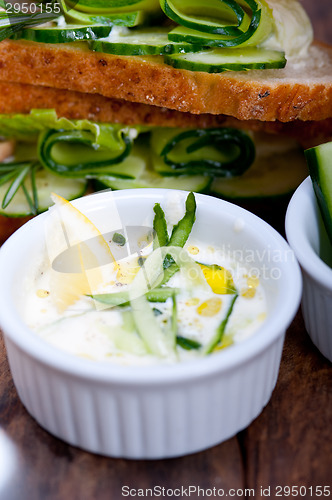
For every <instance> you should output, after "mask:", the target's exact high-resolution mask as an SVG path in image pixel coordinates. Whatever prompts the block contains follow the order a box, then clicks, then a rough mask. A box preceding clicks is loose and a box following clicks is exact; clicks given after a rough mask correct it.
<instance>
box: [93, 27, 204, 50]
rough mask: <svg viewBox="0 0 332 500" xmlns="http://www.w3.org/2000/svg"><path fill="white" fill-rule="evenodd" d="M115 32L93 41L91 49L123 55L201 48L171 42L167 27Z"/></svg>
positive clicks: (184, 43)
mask: <svg viewBox="0 0 332 500" xmlns="http://www.w3.org/2000/svg"><path fill="white" fill-rule="evenodd" d="M114 32H115V33H114V34H113V32H112V33H111V34H110V36H109V37H108V38H106V39H104V40H93V41H91V42H90V43H89V47H90V49H92V50H95V51H97V52H104V53H107V54H117V55H123V56H147V55H150V56H156V55H164V54H179V53H181V54H183V53H187V52H197V51H199V50H201V48H200V47H199V46H197V45H193V44H189V43H186V42H182V43H176V42H175V43H174V42H170V41H169V39H168V32H169V30H168V29H167V28H144V29H133V30H132V31H129V30H126V32H124V33H121V32H118V31H117V30H114Z"/></svg>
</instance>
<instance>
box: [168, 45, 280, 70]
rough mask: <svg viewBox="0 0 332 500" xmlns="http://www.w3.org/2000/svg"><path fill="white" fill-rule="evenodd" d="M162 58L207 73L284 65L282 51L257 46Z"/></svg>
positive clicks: (185, 67) (183, 67)
mask: <svg viewBox="0 0 332 500" xmlns="http://www.w3.org/2000/svg"><path fill="white" fill-rule="evenodd" d="M164 59H165V63H166V64H169V65H171V66H173V67H174V68H180V69H187V70H190V71H205V72H207V73H221V72H223V71H227V70H232V71H244V70H249V69H268V68H283V67H284V66H285V65H286V58H285V54H284V52H279V51H277V50H264V49H258V48H245V49H220V48H217V49H208V50H205V51H201V52H197V53H194V54H193V53H191V54H171V55H165V56H164Z"/></svg>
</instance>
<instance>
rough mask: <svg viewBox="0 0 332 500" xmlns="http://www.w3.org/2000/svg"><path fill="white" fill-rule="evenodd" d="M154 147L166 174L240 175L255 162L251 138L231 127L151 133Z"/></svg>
mask: <svg viewBox="0 0 332 500" xmlns="http://www.w3.org/2000/svg"><path fill="white" fill-rule="evenodd" d="M151 143H152V147H153V149H154V151H155V152H157V153H158V154H159V156H160V158H161V159H162V160H163V163H164V165H160V164H159V168H158V167H157V170H159V172H160V173H161V174H163V175H183V174H190V175H193V174H198V175H199V174H204V175H210V176H212V177H234V176H238V175H241V174H242V173H243V172H245V171H246V170H247V169H248V168H249V167H250V165H251V164H252V163H253V161H254V158H255V148H254V144H253V142H252V140H251V139H250V137H249V136H248V135H247V134H245V133H244V132H242V131H240V130H235V129H230V128H216V129H196V130H186V131H183V132H180V133H179V131H177V132H176V133H174V132H173V131H171V130H167V131H166V130H165V129H161V130H160V129H159V130H156V131H153V132H152V140H151Z"/></svg>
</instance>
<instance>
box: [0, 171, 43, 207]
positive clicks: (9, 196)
mask: <svg viewBox="0 0 332 500" xmlns="http://www.w3.org/2000/svg"><path fill="white" fill-rule="evenodd" d="M39 168H40V165H39V163H38V162H36V161H31V162H22V163H18V162H16V163H2V164H0V186H2V185H3V184H6V183H8V182H10V185H9V187H8V189H7V191H6V193H5V196H4V197H3V200H2V204H1V208H2V209H5V208H7V207H8V205H9V204H10V203H11V201H12V200H13V198H14V197H15V195H16V193H17V191H18V190H19V189H20V188H21V189H22V190H23V193H24V195H25V198H26V200H27V202H28V205H29V207H30V210H31V214H32V215H37V214H38V208H39V203H38V195H37V187H36V177H35V175H36V171H37V170H38V169H39ZM28 175H29V176H30V183H31V188H30V189H31V193H29V190H28V189H27V187H26V185H25V180H26V178H27V176H28Z"/></svg>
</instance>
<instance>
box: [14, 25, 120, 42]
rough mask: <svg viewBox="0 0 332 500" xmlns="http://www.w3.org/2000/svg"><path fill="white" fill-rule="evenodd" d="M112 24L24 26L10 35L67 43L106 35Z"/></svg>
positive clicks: (17, 37)
mask: <svg viewBox="0 0 332 500" xmlns="http://www.w3.org/2000/svg"><path fill="white" fill-rule="evenodd" d="M111 30H112V26H106V25H99V26H98V25H94V26H80V25H77V24H67V25H66V26H65V27H60V26H54V27H47V28H46V27H43V26H39V27H36V28H26V29H23V30H21V31H19V32H18V33H14V35H13V36H12V37H11V38H12V39H13V40H30V41H31V42H41V43H68V42H76V41H82V40H94V39H96V38H103V37H105V36H108V35H109V33H110V32H111Z"/></svg>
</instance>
